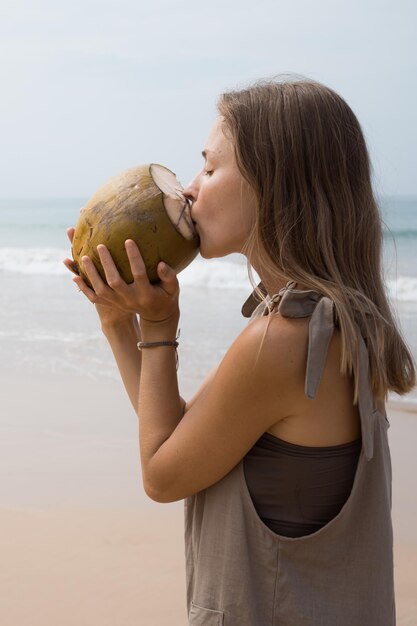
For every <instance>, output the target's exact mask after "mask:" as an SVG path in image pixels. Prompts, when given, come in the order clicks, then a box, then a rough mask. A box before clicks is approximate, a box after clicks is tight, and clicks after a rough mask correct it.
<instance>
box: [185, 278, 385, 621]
mask: <svg viewBox="0 0 417 626" xmlns="http://www.w3.org/2000/svg"><path fill="white" fill-rule="evenodd" d="M267 301H268V302H269V303H270V305H271V306H272V307H275V308H276V310H278V311H279V312H280V314H281V315H283V316H286V317H309V316H311V319H310V323H309V348H308V358H307V364H306V394H307V396H308V397H310V398H314V397H315V394H316V391H317V388H318V385H319V382H320V378H321V374H322V371H323V367H324V363H325V360H326V355H327V348H328V345H329V342H330V339H331V336H332V333H333V328H334V313H333V309H334V307H333V303H332V301H331V300H329V299H328V298H327V297H323V296H322V295H321V294H319V293H317V292H315V291H301V290H296V289H294V284H293V283H288V284H287V286H286V287H285V288H284V289H282V290H281V291H280V292H279V294H276V295H274V296H272V297H269V296H267ZM252 304H253V302H252ZM247 308H248V307H246V309H247ZM253 308H254V307H253V306H251V307H250V309H251V312H252V309H253ZM242 312H244V311H243V309H242ZM266 312H267V308H266V305H265V304H264V303H260V304H259V305H258V307H256V309H255V310H254V311H253V312H252V317H251V320H250V321H252V320H253V319H255V318H256V317H258V316H260V315H263V314H265V313H266ZM244 314H245V313H244ZM358 340H359V344H360V371H359V413H360V419H361V430H362V450H361V453H360V457H359V461H358V465H357V469H356V474H355V478H354V482H353V486H352V490H351V493H350V495H349V497H348V499H347V501H346V502H345V504H344V506H343V507H342V509H341V510H340V512H339V513H338V514H337V515H336V516H335V517H334V518H333V519H332V520H331V521H330V522H328V523H327V524H325V526H323V527H322V528H320V529H319V530H318V531H316V532H313V533H311V534H309V535H305V536H302V537H296V538H292V537H284V536H281V535H278V534H276V533H275V532H273V531H272V530H271V529H270V528H268V526H266V525H265V524H264V523H263V521H262V520H261V519H260V517H259V516H258V514H257V512H256V510H255V507H254V504H253V502H252V499H251V496H250V493H249V491H248V487H247V484H246V481H245V475H244V471H243V459H242V460H241V461H240V462H239V463H238V464H237V465H236V466H235V467H234V468H233V469H232V470H231V471H230V472H229V473H228V474H227V475H226V476H224V477H223V478H222V479H221V480H220V481H219V482H217V483H216V484H214V485H211V486H210V487H208V488H207V489H204V490H203V491H200V492H198V493H196V494H194V495H192V496H189V497H187V498H186V499H185V500H184V520H185V527H184V538H185V559H186V586H187V614H188V624H189V625H190V626H203V625H204V626H394V625H395V599H394V581H393V532H392V521H391V459H390V451H389V446H388V437H387V429H388V427H389V422H388V420H387V417H386V413H385V410H383V411H379V410H378V409H377V408H376V406H375V402H374V398H373V395H372V391H371V387H370V384H369V380H368V355H367V349H366V345H365V342H364V340H363V339H362V337H361V336H360V334H359V333H358Z"/></svg>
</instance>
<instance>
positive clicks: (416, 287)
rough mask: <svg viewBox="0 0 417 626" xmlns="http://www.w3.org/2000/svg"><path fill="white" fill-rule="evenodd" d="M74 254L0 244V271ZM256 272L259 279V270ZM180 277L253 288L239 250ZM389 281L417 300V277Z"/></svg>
mask: <svg viewBox="0 0 417 626" xmlns="http://www.w3.org/2000/svg"><path fill="white" fill-rule="evenodd" d="M70 256H71V252H70V250H68V249H64V248H11V247H10V248H0V272H8V273H16V274H28V275H44V276H48V275H53V276H59V275H61V276H68V275H69V271H68V269H67V268H66V267H65V266H64V264H63V260H64V259H65V258H67V257H70ZM252 274H253V278H254V280H255V282H256V283H258V282H259V276H258V274H257V273H256V272H255V270H252ZM178 277H179V281H180V286H181V287H204V288H206V289H211V288H212V289H238V290H246V291H247V290H248V289H251V285H250V281H249V276H248V271H247V266H246V259H245V258H244V257H243V256H242V255H237V254H235V255H230V256H229V257H223V258H221V259H203V258H202V257H200V256H198V257H197V258H196V259H195V260H194V261H193V262H192V263H191V264H190V265H189V266H188V267H186V268H185V269H184V270H183V271H182V272H180V274H179V275H178ZM386 284H387V287H388V290H389V295H390V296H391V298H392V299H393V300H398V301H404V302H417V277H413V276H398V277H397V278H396V279H392V278H391V279H389V280H387V281H386Z"/></svg>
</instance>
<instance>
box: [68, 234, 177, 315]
mask: <svg viewBox="0 0 417 626" xmlns="http://www.w3.org/2000/svg"><path fill="white" fill-rule="evenodd" d="M67 234H68V238H69V239H70V241H71V243H72V239H73V236H74V229H73V228H69V229H68V230H67ZM125 248H126V253H127V256H128V259H129V262H130V267H131V271H132V275H133V279H134V281H133V283H131V284H127V283H126V282H125V281H124V280H123V279H122V278H121V276H120V274H119V272H118V270H117V268H116V266H115V264H114V261H113V259H112V257H111V254H110V252H109V251H108V249H107V248H106V246H104V245H103V244H100V245H99V246H97V252H98V254H99V256H100V261H101V264H102V266H103V270H104V273H105V276H106V281H107V285H106V284H105V283H104V282H103V280H102V279H101V277H100V275H99V273H98V272H97V270H96V268H95V266H94V263H93V262H92V260H91V259H90V258H89V257H87V256H84V257H82V261H83V265H84V269H85V272H86V273H87V276H88V278H89V280H90V282H91V285H92V287H93V289H90V288H89V287H88V286H87V285H86V283H85V282H84V281H83V279H82V278H81V276H77V277H76V278H74V279H73V281H74V282H75V283H76V284H77V285H78V287H79V289H80V290H81V291H82V292H83V293H84V295H85V296H86V297H87V298H88V299H89V300H90V302H92V303H94V304H95V306H96V309H97V312H98V313H99V316H100V319H101V322H102V325H105V324H111V323H114V322H115V321H119V319H121V318H124V317H131V316H132V315H135V314H136V313H138V314H139V315H140V317H141V319H142V320H144V321H146V322H152V323H162V322H166V321H168V320H175V319H177V318H178V317H179V307H178V300H179V283H178V279H177V276H176V274H175V271H174V270H173V269H172V268H171V267H169V266H168V265H166V264H163V263H159V265H158V268H157V271H158V275H159V276H160V278H161V283H159V284H156V285H152V284H151V283H150V282H149V279H148V276H147V273H146V268H145V264H144V262H143V259H142V256H141V254H140V251H139V248H138V247H137V245H136V244H135V242H134V241H133V240H131V239H128V240H127V241H126V242H125ZM64 265H65V266H66V267H67V268H68V269H69V270H70V271H72V272H73V273H76V272H75V268H74V265H73V261H71V259H65V260H64Z"/></svg>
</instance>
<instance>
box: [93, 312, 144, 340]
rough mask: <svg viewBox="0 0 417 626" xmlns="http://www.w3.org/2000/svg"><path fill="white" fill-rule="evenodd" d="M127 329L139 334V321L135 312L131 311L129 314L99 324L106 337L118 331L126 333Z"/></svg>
mask: <svg viewBox="0 0 417 626" xmlns="http://www.w3.org/2000/svg"><path fill="white" fill-rule="evenodd" d="M129 330H134V331H135V333H136V334H139V335H140V328H139V322H138V318H137V315H136V314H135V313H132V315H130V316H126V317H123V318H119V319H117V320H112V321H111V322H104V323H102V324H101V331H102V333H103V334H104V335H105V336H106V337H107V336H108V335H113V334H117V333H120V332H122V333H126V332H127V331H129Z"/></svg>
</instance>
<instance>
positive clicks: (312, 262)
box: [218, 77, 416, 403]
mask: <svg viewBox="0 0 417 626" xmlns="http://www.w3.org/2000/svg"><path fill="white" fill-rule="evenodd" d="M218 110H219V113H220V115H221V116H222V117H223V119H224V124H225V127H226V131H229V134H230V135H231V138H232V141H233V144H234V150H235V156H236V161H237V164H238V167H239V170H240V172H241V173H242V175H243V176H244V178H245V179H246V180H247V181H248V182H249V184H250V185H251V186H252V188H253V189H254V191H255V193H256V196H257V200H258V209H259V210H258V213H257V216H256V222H255V224H254V227H253V230H252V232H251V234H250V236H249V238H248V240H247V242H246V245H245V248H244V250H242V252H243V253H244V254H245V255H246V256H247V259H248V273H249V278H250V281H251V284H252V286H253V287H254V289H257V287H256V283H255V281H254V279H253V275H252V272H251V264H250V259H251V258H257V262H258V264H259V267H261V268H263V269H264V270H265V271H266V273H267V274H269V275H270V276H271V277H274V278H276V279H277V280H278V279H280V278H282V276H283V275H285V276H287V277H288V278H289V279H292V280H294V281H296V282H298V283H301V284H304V285H307V286H308V287H309V288H311V289H315V290H316V291H319V292H320V293H322V294H324V295H325V296H328V297H329V298H330V299H331V300H333V302H334V304H335V309H336V317H337V323H338V326H339V327H340V331H341V336H342V357H341V373H342V374H352V375H353V376H354V379H355V393H354V402H355V403H356V402H357V397H358V377H357V376H356V372H357V371H358V366H359V345H358V337H357V331H358V328H359V330H360V332H361V334H362V336H363V337H364V340H365V343H366V345H367V348H368V354H369V370H370V379H371V384H372V388H373V392H374V393H375V394H376V395H378V396H380V395H383V396H384V397H386V395H387V393H388V391H390V390H392V391H395V392H396V393H398V394H404V393H406V392H408V391H410V390H411V389H412V387H413V386H414V385H415V382H416V376H415V367H414V363H413V358H412V355H411V353H410V351H409V349H408V348H407V346H406V344H405V342H404V340H403V338H402V336H401V333H400V330H399V327H398V324H397V323H396V320H395V315H394V314H393V312H392V311H391V307H390V304H389V301H388V299H387V296H386V288H385V284H384V279H383V273H382V227H381V217H380V213H379V209H378V205H377V202H376V200H375V197H374V193H373V190H372V184H371V165H370V160H369V155H368V150H367V147H366V143H365V139H364V136H363V133H362V129H361V127H360V124H359V122H358V120H357V118H356V116H355V115H354V113H353V111H352V110H351V109H350V107H349V106H348V105H347V104H346V102H345V101H344V100H343V98H341V97H340V96H339V95H338V94H337V93H335V92H334V91H333V90H332V89H330V88H328V87H326V86H324V85H322V84H320V83H318V82H316V81H313V80H310V79H307V78H304V77H302V79H300V78H299V77H297V79H296V80H291V79H288V78H286V79H284V80H283V79H280V78H278V79H274V80H268V81H261V82H257V83H255V84H254V85H252V86H250V87H248V88H246V89H242V90H239V91H230V92H226V93H224V94H222V95H221V96H220V99H219V101H218ZM257 293H258V296H259V297H260V298H261V299H264V296H263V294H262V293H261V292H260V291H259V290H257Z"/></svg>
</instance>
